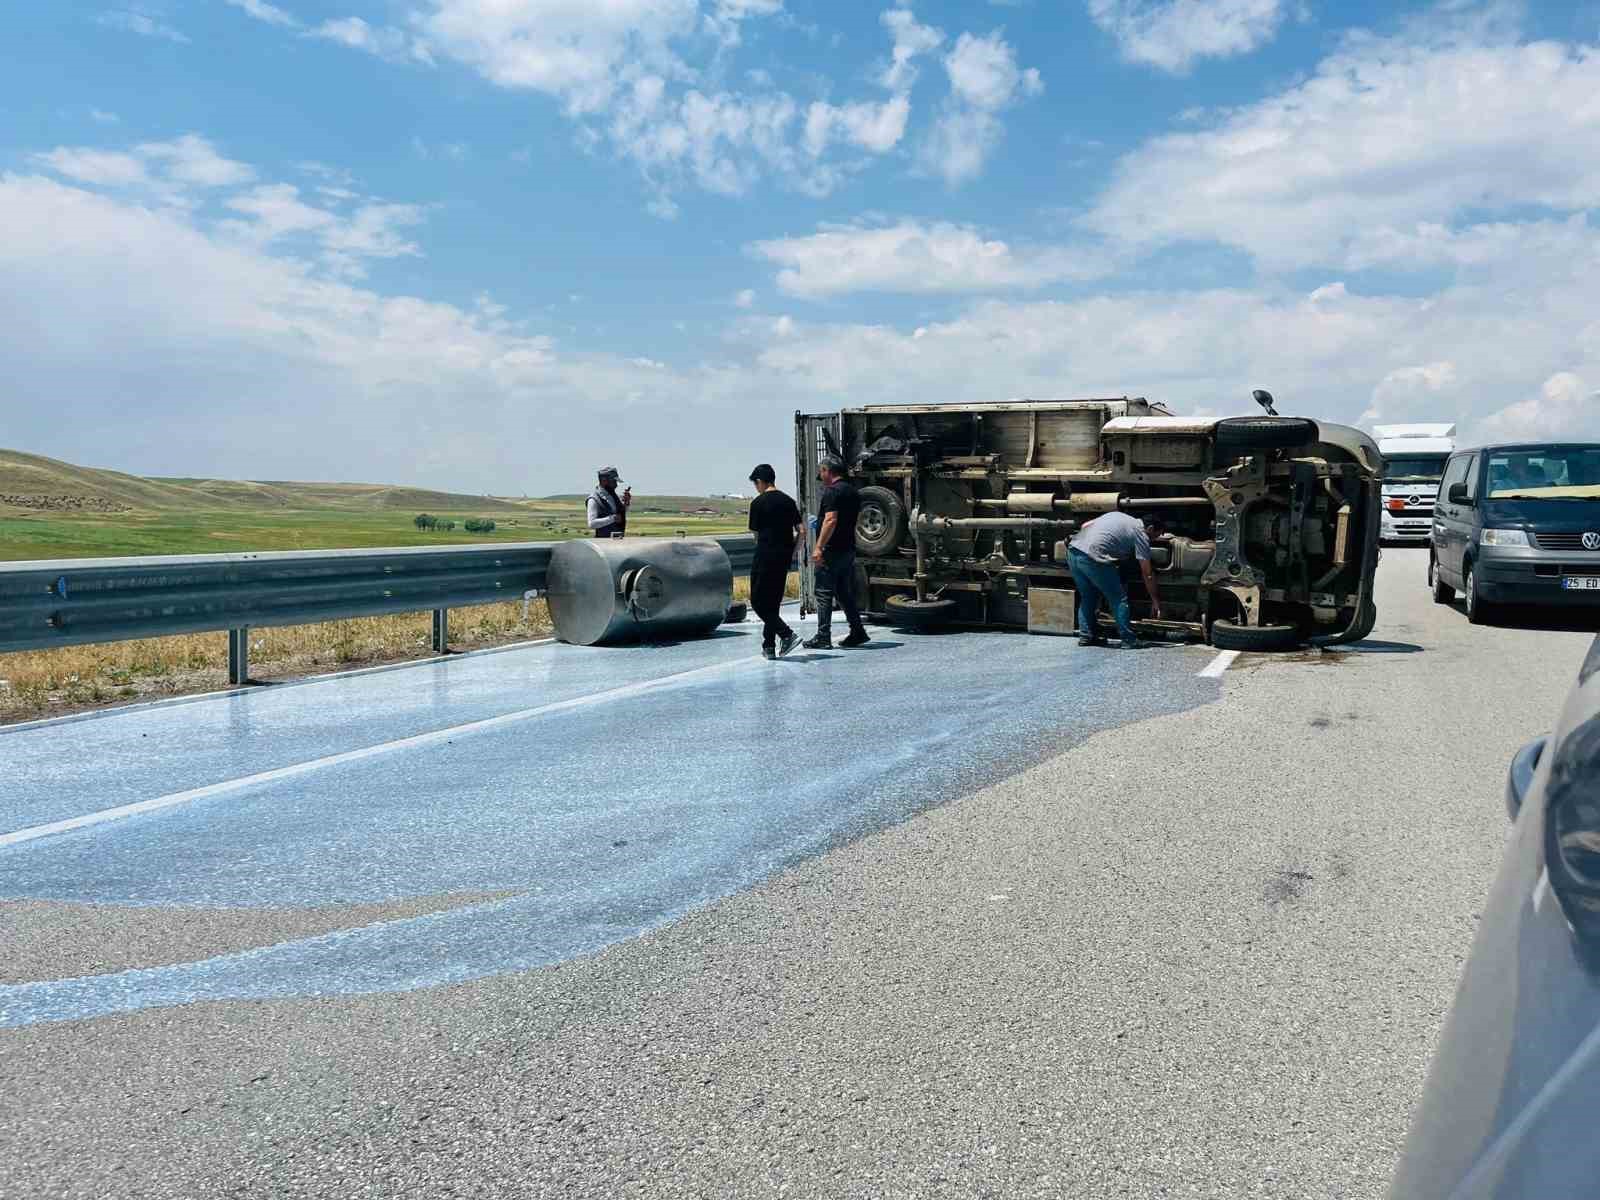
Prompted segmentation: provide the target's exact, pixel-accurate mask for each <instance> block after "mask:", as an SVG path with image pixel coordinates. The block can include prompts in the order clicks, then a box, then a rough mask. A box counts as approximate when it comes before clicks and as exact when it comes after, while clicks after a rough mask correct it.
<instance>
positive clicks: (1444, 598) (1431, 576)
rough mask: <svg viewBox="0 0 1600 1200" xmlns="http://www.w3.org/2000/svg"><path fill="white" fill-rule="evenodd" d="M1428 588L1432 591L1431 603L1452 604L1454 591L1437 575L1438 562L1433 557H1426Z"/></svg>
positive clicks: (1454, 599)
mask: <svg viewBox="0 0 1600 1200" xmlns="http://www.w3.org/2000/svg"><path fill="white" fill-rule="evenodd" d="M1428 586H1429V587H1430V588H1432V589H1433V602H1434V603H1435V604H1454V603H1455V601H1456V590H1455V588H1453V587H1451V586H1450V585H1449V584H1448V583H1446V582H1445V581H1444V579H1443V577H1442V576H1440V574H1439V560H1438V559H1436V558H1435V557H1434V556H1433V555H1431V554H1430V555H1428Z"/></svg>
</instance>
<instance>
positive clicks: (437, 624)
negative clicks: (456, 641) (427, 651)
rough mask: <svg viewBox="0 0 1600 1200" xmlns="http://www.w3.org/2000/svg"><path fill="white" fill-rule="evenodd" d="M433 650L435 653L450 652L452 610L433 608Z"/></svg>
mask: <svg viewBox="0 0 1600 1200" xmlns="http://www.w3.org/2000/svg"><path fill="white" fill-rule="evenodd" d="M433 652H434V653H435V654H448V653H449V652H450V610H449V609H448V608H436V609H434V610H433Z"/></svg>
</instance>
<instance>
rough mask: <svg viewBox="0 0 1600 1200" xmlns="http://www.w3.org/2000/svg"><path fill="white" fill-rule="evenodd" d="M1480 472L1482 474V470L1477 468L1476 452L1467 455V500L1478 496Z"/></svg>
mask: <svg viewBox="0 0 1600 1200" xmlns="http://www.w3.org/2000/svg"><path fill="white" fill-rule="evenodd" d="M1480 474H1482V472H1481V471H1479V470H1478V456H1477V455H1476V454H1472V455H1469V456H1468V457H1467V499H1468V500H1476V499H1477V498H1478V476H1479V475H1480Z"/></svg>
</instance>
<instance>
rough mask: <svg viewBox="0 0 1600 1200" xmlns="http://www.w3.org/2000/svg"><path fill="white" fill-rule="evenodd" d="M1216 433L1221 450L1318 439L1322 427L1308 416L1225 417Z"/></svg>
mask: <svg viewBox="0 0 1600 1200" xmlns="http://www.w3.org/2000/svg"><path fill="white" fill-rule="evenodd" d="M1215 436H1216V440H1217V449H1218V450H1219V451H1249V450H1284V449H1287V448H1289V447H1291V446H1305V445H1309V444H1310V443H1312V442H1315V441H1318V440H1319V439H1320V438H1321V437H1322V431H1321V430H1319V429H1318V428H1317V423H1316V422H1315V421H1309V420H1307V419H1306V418H1305V417H1225V418H1224V419H1223V420H1221V421H1218V422H1217V424H1216V427H1215Z"/></svg>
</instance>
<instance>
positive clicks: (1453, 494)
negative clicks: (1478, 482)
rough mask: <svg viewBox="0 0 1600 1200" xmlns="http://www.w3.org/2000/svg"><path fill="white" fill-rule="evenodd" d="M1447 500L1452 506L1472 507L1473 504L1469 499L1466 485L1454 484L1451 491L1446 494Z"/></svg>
mask: <svg viewBox="0 0 1600 1200" xmlns="http://www.w3.org/2000/svg"><path fill="white" fill-rule="evenodd" d="M1445 499H1446V500H1448V501H1450V503H1451V504H1466V505H1471V503H1472V501H1471V500H1469V499H1468V498H1467V485H1466V484H1464V483H1452V484H1451V485H1450V490H1449V491H1448V492H1447V493H1445Z"/></svg>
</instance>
